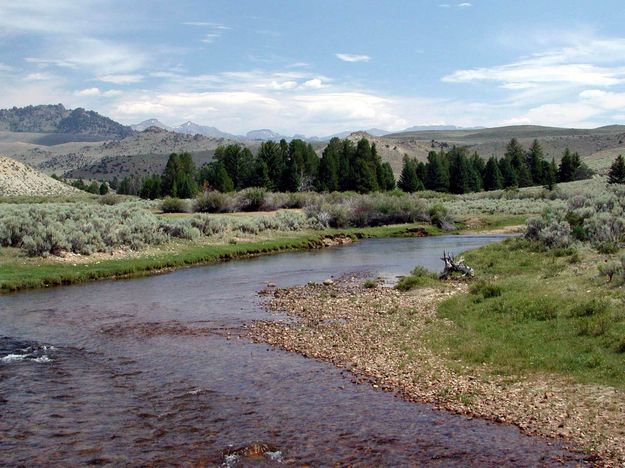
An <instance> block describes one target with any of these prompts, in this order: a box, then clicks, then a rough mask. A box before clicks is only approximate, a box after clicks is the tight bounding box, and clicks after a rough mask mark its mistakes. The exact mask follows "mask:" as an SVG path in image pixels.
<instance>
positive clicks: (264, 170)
mask: <svg viewBox="0 0 625 468" xmlns="http://www.w3.org/2000/svg"><path fill="white" fill-rule="evenodd" d="M250 186H251V187H263V188H268V187H270V186H271V179H270V178H269V168H268V167H267V163H266V162H265V161H264V160H263V159H262V158H256V161H255V163H254V175H253V176H252V183H251V185H250Z"/></svg>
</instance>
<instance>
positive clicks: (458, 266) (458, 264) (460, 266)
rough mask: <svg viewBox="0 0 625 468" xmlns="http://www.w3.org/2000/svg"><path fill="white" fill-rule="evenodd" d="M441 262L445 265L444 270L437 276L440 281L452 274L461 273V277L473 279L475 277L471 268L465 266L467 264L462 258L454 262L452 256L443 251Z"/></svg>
mask: <svg viewBox="0 0 625 468" xmlns="http://www.w3.org/2000/svg"><path fill="white" fill-rule="evenodd" d="M441 260H442V261H443V262H444V263H445V269H444V270H443V272H442V273H441V274H440V275H439V276H438V277H439V278H440V279H447V278H449V277H450V276H451V275H452V274H453V273H461V274H462V276H463V277H465V276H469V277H473V276H474V275H475V272H474V271H473V268H471V267H470V266H467V264H466V263H464V258H462V257H460V258H459V259H458V260H456V259H455V258H454V256H453V255H452V254H450V253H447V252H445V251H443V257H442V258H441Z"/></svg>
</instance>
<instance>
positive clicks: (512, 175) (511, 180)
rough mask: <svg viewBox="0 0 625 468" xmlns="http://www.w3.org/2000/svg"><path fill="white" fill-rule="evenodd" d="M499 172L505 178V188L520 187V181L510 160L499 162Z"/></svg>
mask: <svg viewBox="0 0 625 468" xmlns="http://www.w3.org/2000/svg"><path fill="white" fill-rule="evenodd" d="M499 171H500V172H501V177H502V178H503V186H504V188H508V187H518V185H519V180H518V179H517V174H516V171H515V170H514V168H513V167H512V165H511V164H510V160H509V159H508V158H501V159H500V160H499Z"/></svg>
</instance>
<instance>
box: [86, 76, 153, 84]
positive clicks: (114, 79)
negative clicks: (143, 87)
mask: <svg viewBox="0 0 625 468" xmlns="http://www.w3.org/2000/svg"><path fill="white" fill-rule="evenodd" d="M97 79H98V80H99V81H103V82H105V83H114V84H131V83H140V82H141V81H143V76H142V75H101V76H98V77H97Z"/></svg>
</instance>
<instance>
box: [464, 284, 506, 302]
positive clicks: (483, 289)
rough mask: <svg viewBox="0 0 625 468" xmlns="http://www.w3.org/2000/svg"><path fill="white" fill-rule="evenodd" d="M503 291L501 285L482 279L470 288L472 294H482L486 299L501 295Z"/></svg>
mask: <svg viewBox="0 0 625 468" xmlns="http://www.w3.org/2000/svg"><path fill="white" fill-rule="evenodd" d="M501 291H502V289H501V286H499V285H496V284H492V283H488V282H486V281H480V282H478V283H476V284H474V285H473V286H471V288H470V289H469V292H470V293H471V294H475V295H476V296H481V297H482V298H484V299H489V298H491V297H498V296H501Z"/></svg>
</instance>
